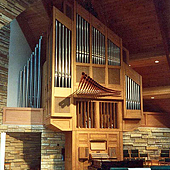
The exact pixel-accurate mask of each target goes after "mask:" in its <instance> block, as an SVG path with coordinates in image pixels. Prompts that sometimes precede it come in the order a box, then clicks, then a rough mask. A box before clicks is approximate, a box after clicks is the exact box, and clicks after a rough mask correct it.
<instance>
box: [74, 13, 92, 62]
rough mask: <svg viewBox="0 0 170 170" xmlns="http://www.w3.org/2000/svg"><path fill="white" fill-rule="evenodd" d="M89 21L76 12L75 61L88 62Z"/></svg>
mask: <svg viewBox="0 0 170 170" xmlns="http://www.w3.org/2000/svg"><path fill="white" fill-rule="evenodd" d="M89 36H90V32H89V23H88V22H87V21H86V20H85V19H84V18H82V17H81V16H80V15H78V14H77V16H76V62H80V63H89V62H90V56H89Z"/></svg>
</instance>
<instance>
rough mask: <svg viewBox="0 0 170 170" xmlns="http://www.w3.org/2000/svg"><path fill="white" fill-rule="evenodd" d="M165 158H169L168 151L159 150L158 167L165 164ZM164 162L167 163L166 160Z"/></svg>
mask: <svg viewBox="0 0 170 170" xmlns="http://www.w3.org/2000/svg"><path fill="white" fill-rule="evenodd" d="M166 158H170V157H169V150H161V153H160V158H159V165H161V164H166V163H165V159H166ZM166 161H167V162H168V159H166Z"/></svg>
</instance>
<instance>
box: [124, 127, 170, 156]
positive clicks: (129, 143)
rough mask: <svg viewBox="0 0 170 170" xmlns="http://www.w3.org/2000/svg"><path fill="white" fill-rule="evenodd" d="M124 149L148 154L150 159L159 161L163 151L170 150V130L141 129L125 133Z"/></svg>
mask: <svg viewBox="0 0 170 170" xmlns="http://www.w3.org/2000/svg"><path fill="white" fill-rule="evenodd" d="M123 148H124V149H128V150H131V149H138V150H139V152H140V153H148V157H149V159H159V155H160V151H161V149H170V128H154V127H139V128H138V129H136V130H134V131H132V132H124V133H123Z"/></svg>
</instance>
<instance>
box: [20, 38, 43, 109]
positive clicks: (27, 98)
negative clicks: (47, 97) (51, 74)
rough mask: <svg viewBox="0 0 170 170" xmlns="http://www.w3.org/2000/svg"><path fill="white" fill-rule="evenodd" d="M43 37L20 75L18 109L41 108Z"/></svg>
mask: <svg viewBox="0 0 170 170" xmlns="http://www.w3.org/2000/svg"><path fill="white" fill-rule="evenodd" d="M41 46H42V36H41V37H40V39H39V43H38V44H36V47H35V51H34V52H32V54H31V56H30V58H29V59H28V60H27V63H26V64H25V65H24V67H23V69H22V70H21V71H20V73H19V74H20V75H19V94H18V95H19V97H18V107H33V108H40V100H41Z"/></svg>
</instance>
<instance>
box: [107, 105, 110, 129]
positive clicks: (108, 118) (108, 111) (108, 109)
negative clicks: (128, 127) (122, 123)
mask: <svg viewBox="0 0 170 170" xmlns="http://www.w3.org/2000/svg"><path fill="white" fill-rule="evenodd" d="M106 107H107V128H109V124H110V122H109V103H106Z"/></svg>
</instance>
